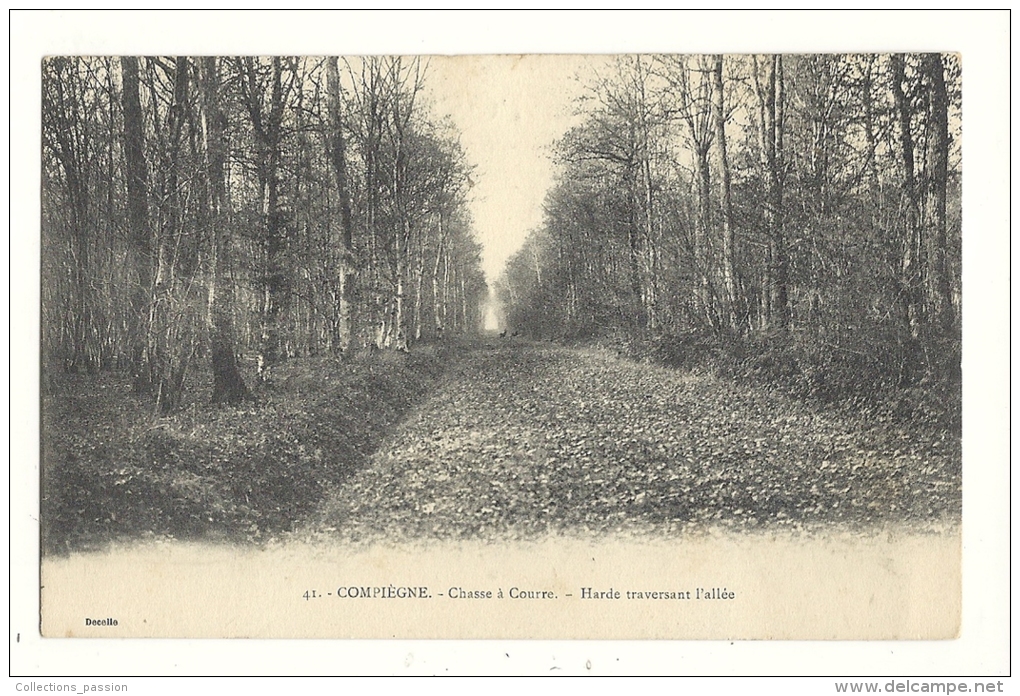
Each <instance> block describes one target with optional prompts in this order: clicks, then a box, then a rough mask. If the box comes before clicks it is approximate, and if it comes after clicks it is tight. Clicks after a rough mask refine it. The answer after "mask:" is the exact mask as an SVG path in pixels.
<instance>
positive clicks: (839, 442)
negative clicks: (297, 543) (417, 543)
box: [305, 339, 961, 541]
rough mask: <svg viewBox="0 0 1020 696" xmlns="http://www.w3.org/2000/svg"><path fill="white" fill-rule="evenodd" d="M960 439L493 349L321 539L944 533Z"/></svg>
mask: <svg viewBox="0 0 1020 696" xmlns="http://www.w3.org/2000/svg"><path fill="white" fill-rule="evenodd" d="M960 456H961V449H960V440H959V438H958V437H955V436H952V435H948V434H945V433H937V432H921V431H918V430H914V429H910V428H908V427H906V426H903V425H902V424H894V423H881V422H879V423H875V422H867V421H865V420H864V419H861V418H858V417H855V416H854V415H853V414H849V413H847V412H845V411H837V410H834V409H826V408H823V407H821V406H819V405H817V404H807V403H801V402H798V401H795V400H793V399H790V398H788V397H785V396H783V395H781V394H778V393H776V392H769V391H766V390H764V389H761V388H749V387H744V386H737V385H734V384H732V383H730V382H727V381H726V380H723V379H720V378H717V377H714V376H711V375H707V374H697V373H690V372H685V371H678V370H670V369H666V368H661V367H656V366H651V365H647V364H640V363H635V362H631V361H628V360H624V359H621V358H618V357H616V356H615V355H613V354H612V353H610V352H607V351H599V350H584V349H572V348H562V347H555V346H552V345H549V344H536V343H530V342H523V341H517V340H516V339H515V340H510V339H505V340H499V339H490V340H488V341H486V342H484V343H480V344H479V347H477V348H476V349H474V350H473V351H471V352H469V353H468V354H467V355H466V357H464V358H463V359H461V360H460V361H459V362H458V363H457V364H456V365H455V366H454V367H453V368H452V369H451V370H450V371H449V372H448V373H447V374H446V376H445V377H444V378H443V380H442V381H441V383H440V384H439V386H438V388H437V389H436V390H435V391H434V392H433V393H432V395H431V396H430V397H429V398H428V399H427V400H426V401H424V402H423V403H422V404H420V405H419V406H418V407H417V408H416V409H414V410H413V411H412V412H411V414H410V415H409V417H408V418H407V419H406V420H405V421H404V422H403V423H402V424H401V425H400V426H399V427H398V428H397V430H396V431H395V432H394V433H393V435H392V436H391V437H390V438H389V439H388V440H387V441H386V442H384V443H383V445H382V447H381V448H380V449H379V451H378V452H376V454H375V455H374V456H373V457H372V458H371V459H370V461H369V462H368V464H367V465H366V466H365V467H364V468H363V469H362V470H360V471H359V472H357V473H355V474H354V475H353V476H352V477H350V478H349V479H347V480H346V481H344V482H343V483H342V484H340V486H339V487H338V488H337V489H336V490H335V491H334V492H333V493H332V494H331V495H329V496H328V497H327V499H326V501H325V503H324V505H323V506H322V508H321V510H320V512H319V514H318V515H317V518H316V519H315V520H314V521H313V523H312V526H311V527H310V528H308V529H306V530H305V531H307V532H311V533H312V534H314V535H316V536H320V535H323V536H328V537H339V538H342V539H349V540H370V539H373V538H378V537H385V538H387V539H389V540H394V541H396V540H400V539H407V540H411V539H417V540H426V539H429V538H447V539H449V538H470V537H481V538H509V537H525V538H527V537H531V536H535V535H541V534H545V533H548V532H566V533H578V534H583V535H589V534H603V533H615V532H641V531H657V532H665V533H667V534H672V533H677V532H682V531H685V530H698V529H708V528H714V527H729V528H734V529H736V530H739V529H747V530H751V529H763V528H764V529H802V528H811V527H814V526H818V525H825V526H828V525H832V524H836V525H840V526H844V527H847V528H869V527H873V526H879V527H881V526H883V525H887V524H889V523H908V524H910V525H912V526H915V525H916V526H920V527H922V528H924V527H933V528H941V527H943V526H945V525H946V524H952V523H953V522H954V521H955V520H958V519H959V514H960Z"/></svg>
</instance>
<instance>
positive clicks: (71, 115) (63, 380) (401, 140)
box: [19, 46, 972, 669]
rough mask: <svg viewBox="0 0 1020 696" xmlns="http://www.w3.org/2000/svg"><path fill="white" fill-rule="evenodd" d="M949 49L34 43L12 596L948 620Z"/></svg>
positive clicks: (656, 620) (494, 630)
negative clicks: (33, 139)
mask: <svg viewBox="0 0 1020 696" xmlns="http://www.w3.org/2000/svg"><path fill="white" fill-rule="evenodd" d="M952 49H953V47H952V46H947V47H946V50H940V51H933V50H917V51H907V50H902V51H898V52H892V51H884V50H883V51H872V52H860V51H852V52H803V51H802V52H790V51H781V52H750V51H746V52H739V51H738V52H735V51H732V50H726V51H722V52H682V51H677V52H669V53H664V52H658V51H654V52H644V53H642V52H614V53H570V54H559V55H553V54H541V53H526V54H512V55H511V54H502V53H500V54H491V55H453V56H451V55H436V54H427V53H423V54H420V55H416V54H410V53H401V54H397V53H385V54H368V53H359V54H339V55H336V54H330V53H323V52H321V51H314V52H309V53H308V54H298V53H294V52H280V53H276V52H273V53H268V52H267V53H262V54H245V53H241V52H230V53H205V54H199V53H195V52H181V53H169V52H168V53H165V54H163V53H159V52H151V53H150V52H148V51H146V52H144V54H143V52H116V53H100V52H94V53H89V54H82V53H76V52H66V53H61V54H51V55H47V56H45V57H44V58H42V60H41V63H40V65H39V68H40V70H39V84H38V89H39V93H40V94H41V102H40V104H39V107H40V120H41V150H40V156H41V160H40V162H39V172H40V176H41V200H40V213H39V235H40V241H41V244H40V247H39V249H40V251H39V255H40V263H41V277H40V284H39V288H40V297H39V310H40V315H39V316H40V322H41V323H40V330H39V334H38V336H39V345H38V351H39V352H38V355H39V365H40V370H41V374H40V381H39V384H40V387H39V390H40V393H39V404H40V418H39V424H40V425H39V445H40V455H39V464H40V466H39V473H38V486H39V488H38V492H39V507H38V515H39V517H38V524H39V526H38V530H39V540H40V541H39V609H40V624H39V630H40V632H41V635H42V636H43V638H44V639H47V640H48V639H54V640H60V639H80V638H84V639H109V638H231V639H240V638H287V639H291V638H344V639H398V640H404V639H498V640H506V639H512V640H520V639H550V640H577V639H599V640H629V639H641V640H655V639H668V640H678V639H679V640H712V641H723V640H726V641H733V640H781V641H804V640H813V641H817V640H843V641H879V640H882V641H888V640H907V641H916V640H922V641H933V640H934V641H953V640H956V639H958V638H959V637H960V635H961V627H962V622H963V616H964V600H963V598H964V592H963V570H962V568H963V548H964V542H963V538H964V537H963V530H964V529H965V525H966V520H965V516H964V514H963V499H964V492H965V486H964V478H965V472H966V471H967V467H968V466H971V465H972V464H971V462H970V460H967V461H966V463H965V458H964V437H963V434H964V433H963V414H964V403H963V389H964V381H963V377H964V373H963V370H962V367H961V366H962V362H963V343H964V335H963V330H962V327H963V325H964V316H965V312H964V308H965V306H966V303H967V291H966V290H965V283H964V282H963V278H964V263H963V256H964V254H963V248H964V246H965V235H966V229H967V228H966V225H965V224H964V220H965V210H966V206H965V205H964V203H963V197H964V196H963V191H964V182H965V181H967V180H968V179H967V177H965V176H964V172H963V169H964V166H963V164H964V161H967V163H968V174H967V176H970V172H969V169H970V160H969V159H967V158H965V157H964V156H963V152H964V147H965V142H966V141H965V138H964V133H965V132H967V133H969V132H970V130H969V128H967V130H966V131H965V126H964V122H965V121H968V123H969V118H970V114H969V113H968V112H967V111H966V109H964V94H965V93H966V92H965V85H966V84H967V80H968V79H969V73H968V65H967V61H966V57H965V56H963V55H962V54H961V53H959V52H955V51H954V50H952ZM965 114H966V116H967V117H966V118H965ZM19 640H20V636H19ZM508 657H509V655H508ZM589 669H590V668H589Z"/></svg>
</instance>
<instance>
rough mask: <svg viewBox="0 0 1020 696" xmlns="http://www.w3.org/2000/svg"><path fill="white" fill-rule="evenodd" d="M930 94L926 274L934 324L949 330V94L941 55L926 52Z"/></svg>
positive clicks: (951, 316)
mask: <svg viewBox="0 0 1020 696" xmlns="http://www.w3.org/2000/svg"><path fill="white" fill-rule="evenodd" d="M924 67H925V72H926V73H927V77H928V83H929V88H930V90H931V95H930V99H929V117H928V129H929V135H928V163H927V165H926V167H925V169H926V170H927V173H928V190H927V199H928V200H927V205H926V208H927V210H928V222H929V224H930V227H931V247H930V252H929V253H928V254H927V258H928V261H929V263H930V264H931V272H930V273H929V274H928V276H929V279H930V284H929V297H930V300H929V303H930V306H931V312H930V314H931V317H932V319H933V320H934V322H935V324H936V325H937V326H938V327H939V328H941V329H943V330H946V331H948V330H950V329H951V328H952V327H953V326H954V324H955V317H954V316H953V315H954V312H953V301H952V287H951V285H952V281H951V279H950V274H949V267H948V266H949V265H948V263H947V252H948V242H947V239H948V235H947V233H946V185H947V179H948V169H949V97H948V96H947V94H946V81H945V74H944V68H943V66H942V56H941V55H939V54H938V53H929V54H926V55H925V56H924Z"/></svg>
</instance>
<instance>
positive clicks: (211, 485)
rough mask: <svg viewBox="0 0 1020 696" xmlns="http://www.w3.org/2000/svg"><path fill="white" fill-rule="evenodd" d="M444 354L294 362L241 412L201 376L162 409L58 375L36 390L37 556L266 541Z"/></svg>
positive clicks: (427, 381) (367, 448)
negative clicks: (172, 542)
mask: <svg viewBox="0 0 1020 696" xmlns="http://www.w3.org/2000/svg"><path fill="white" fill-rule="evenodd" d="M449 352H450V353H456V350H453V349H451V351H449ZM450 359H452V358H451V357H450V356H449V355H446V354H444V353H443V352H440V351H436V350H434V349H431V348H422V349H420V350H419V351H417V352H416V353H415V354H414V355H412V356H408V355H404V354H395V353H375V354H371V355H365V356H360V357H359V358H357V359H355V360H351V361H347V362H343V363H341V362H337V361H335V360H332V359H329V358H319V359H312V358H309V359H300V360H292V361H289V362H287V363H286V364H284V365H281V366H279V367H278V368H277V369H276V370H275V375H276V377H275V379H274V380H273V382H272V383H271V384H269V385H266V386H263V387H259V388H258V389H257V397H258V398H257V400H256V401H254V402H248V403H244V404H241V405H239V406H212V405H210V404H209V403H208V399H209V388H210V387H211V375H210V374H208V371H206V372H205V373H201V372H199V373H196V374H194V375H193V378H192V380H191V382H192V383H191V384H190V385H189V390H188V392H187V394H188V397H189V398H190V403H188V404H187V405H186V406H185V407H184V408H183V409H181V410H180V411H178V412H176V413H173V414H170V415H159V414H156V413H153V407H152V405H151V401H149V400H148V399H145V398H142V397H138V396H135V395H134V394H132V392H131V385H130V381H129V378H128V377H127V376H126V375H123V374H116V373H102V374H97V375H66V374H61V375H55V376H53V377H52V378H51V381H50V383H49V384H48V385H47V388H46V389H45V390H44V394H43V412H42V416H43V417H42V425H43V431H42V445H43V448H42V449H43V451H42V462H43V466H42V500H41V504H42V505H41V507H42V518H41V519H42V545H43V550H44V552H46V553H67V552H71V551H82V550H89V549H97V548H102V547H104V546H106V545H107V544H109V543H111V542H120V541H132V540H138V539H144V538H160V539H168V538H172V539H210V540H227V541H233V542H262V541H265V540H267V539H272V538H274V537H276V536H277V535H279V534H280V533H282V532H285V531H288V530H290V529H292V528H293V526H294V525H295V524H299V523H301V522H303V521H304V520H305V519H307V517H308V515H309V514H311V513H312V512H313V511H315V510H316V508H317V507H318V506H319V505H320V503H321V502H322V499H323V496H324V495H325V494H326V491H327V490H329V489H330V487H331V486H334V485H337V484H338V483H339V482H341V481H342V480H343V479H344V478H345V477H347V476H349V475H350V474H351V473H352V472H354V471H357V470H358V469H359V468H360V467H361V466H362V465H363V464H364V462H365V461H366V459H367V458H368V457H369V456H370V455H371V454H372V452H374V451H375V449H376V448H377V447H378V446H379V444H380V443H381V442H383V441H384V440H385V438H386V437H387V435H388V434H389V433H390V432H391V431H392V430H393V428H394V426H395V425H396V424H397V423H398V422H399V421H400V419H401V418H402V417H403V416H404V415H405V414H406V413H407V412H408V410H409V409H410V408H412V406H413V405H414V404H415V403H417V402H418V401H419V400H420V399H421V398H423V397H424V396H425V395H426V394H427V393H428V392H429V389H430V388H431V387H432V386H433V385H434V384H435V383H436V380H437V379H438V377H439V375H440V374H441V373H442V370H443V368H444V366H445V365H446V364H447V363H448V361H449V360H450ZM249 384H254V380H253V379H251V375H249Z"/></svg>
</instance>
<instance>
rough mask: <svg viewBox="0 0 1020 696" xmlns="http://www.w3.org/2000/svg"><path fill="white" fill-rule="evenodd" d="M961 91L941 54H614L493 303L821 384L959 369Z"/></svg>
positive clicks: (955, 71)
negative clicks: (539, 219) (540, 220)
mask: <svg viewBox="0 0 1020 696" xmlns="http://www.w3.org/2000/svg"><path fill="white" fill-rule="evenodd" d="M960 101H961V70H960V62H959V56H957V55H950V54H943V55H939V54H894V55H782V56H781V55H740V56H737V55H732V56H731V55H726V56H721V55H720V56H657V57H649V56H626V57H619V58H618V59H616V60H615V61H614V63H613V64H612V66H611V67H610V68H607V69H605V70H604V71H602V72H601V73H599V74H596V75H594V76H593V77H592V78H590V79H589V80H588V82H587V89H586V93H585V97H584V98H583V99H582V100H580V102H579V103H578V117H579V119H580V121H579V123H580V125H578V126H577V127H576V128H574V129H573V130H571V131H570V132H568V133H566V134H565V135H564V136H563V138H562V139H561V140H560V141H559V144H558V147H557V150H556V161H557V163H558V179H557V182H556V184H555V186H554V188H553V189H552V191H551V192H550V193H549V194H548V197H547V199H546V204H545V223H544V224H543V225H542V226H541V227H540V228H539V229H536V230H534V231H533V232H532V233H531V235H530V237H529V238H528V241H527V243H526V244H525V246H524V248H523V249H522V250H521V251H520V252H519V253H518V254H517V255H516V256H514V257H513V258H512V259H511V260H510V261H509V262H508V264H507V267H506V271H505V273H504V275H503V276H502V278H501V279H500V280H499V282H498V284H497V293H498V296H499V298H500V300H501V305H502V308H503V312H504V316H505V321H506V323H507V324H508V325H509V326H511V327H513V329H515V330H517V331H520V332H523V333H524V334H526V335H531V336H533V337H542V338H557V339H563V338H566V339H580V340H585V341H587V340H592V339H598V340H615V341H621V340H622V341H624V342H626V343H628V345H630V346H631V347H633V346H635V345H638V346H642V347H643V348H644V349H645V350H646V351H650V352H652V353H653V354H655V355H657V356H658V357H659V358H661V359H664V360H665V361H667V362H674V363H684V364H690V363H692V362H696V361H697V360H698V359H706V358H707V359H709V360H714V361H715V362H716V363H718V362H719V361H720V360H722V361H727V360H728V361H730V362H731V363H732V364H733V365H734V366H735V367H737V368H739V369H740V370H743V371H749V372H755V373H756V374H758V375H759V376H761V375H763V376H765V377H766V378H768V379H775V380H780V381H782V380H784V379H787V378H793V379H795V380H799V381H805V380H807V381H810V382H811V384H810V385H805V386H807V387H808V391H813V392H817V393H819V395H827V396H832V397H834V398H842V397H845V396H848V395H853V394H852V393H850V392H854V391H855V390H856V391H860V392H862V393H870V394H874V393H875V392H876V391H878V390H880V389H882V388H885V387H888V388H891V389H903V388H912V387H915V386H917V385H922V386H923V385H932V384H942V385H951V384H955V385H956V388H957V389H958V384H959V366H960V363H959V360H960V341H961V330H960V326H961V321H960V310H961V271H960V244H961V241H960V229H961V217H960V190H961V189H960V162H961V152H960V124H961V105H960ZM723 354H725V356H724V355H723ZM698 356H700V358H699V357H698ZM792 373H796V374H795V376H794V375H792ZM826 391H831V392H833V393H831V394H822V392H826ZM957 400H958V399H957Z"/></svg>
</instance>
